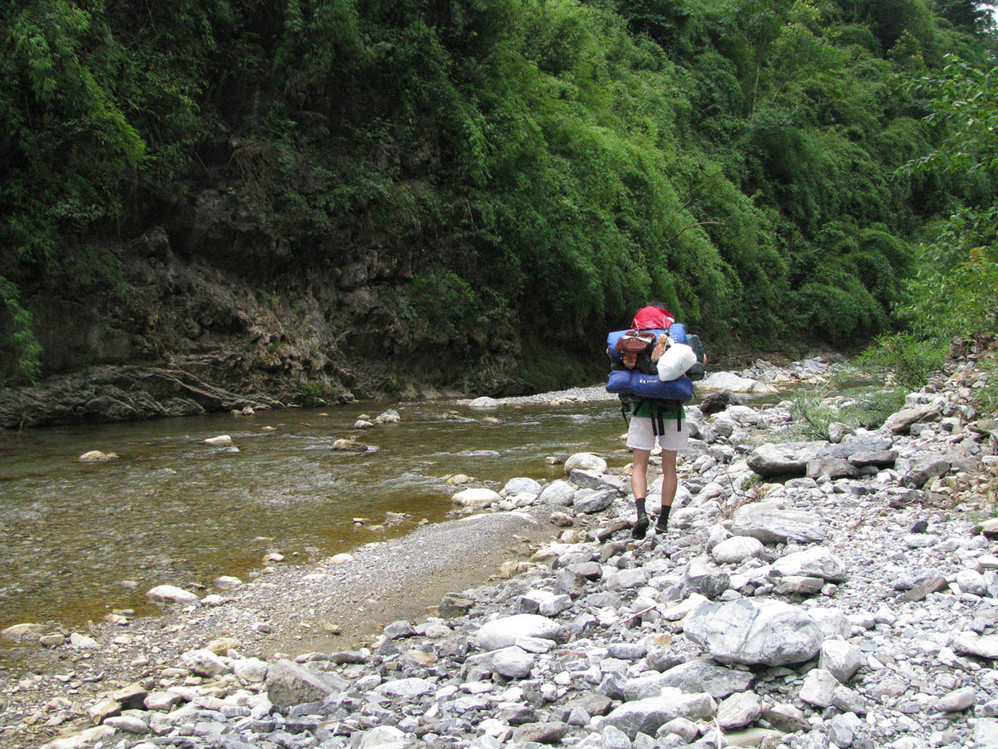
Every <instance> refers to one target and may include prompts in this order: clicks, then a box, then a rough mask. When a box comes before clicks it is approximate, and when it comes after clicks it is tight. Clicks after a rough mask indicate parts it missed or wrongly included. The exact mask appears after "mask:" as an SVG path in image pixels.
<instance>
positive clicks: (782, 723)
mask: <svg viewBox="0 0 998 749" xmlns="http://www.w3.org/2000/svg"><path fill="white" fill-rule="evenodd" d="M762 718H763V719H764V720H765V721H766V722H768V723H769V724H770V725H771V726H773V728H775V729H777V730H779V731H783V732H784V733H797V732H799V731H806V730H808V729H809V728H810V726H811V724H810V723H808V721H807V718H806V717H804V713H803V712H802V711H801V710H800V709H799V708H798V707H796V706H794V705H791V704H788V703H777V704H775V705H771V706H770V707H764V708H763V711H762Z"/></svg>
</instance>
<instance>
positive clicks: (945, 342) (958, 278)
mask: <svg viewBox="0 0 998 749" xmlns="http://www.w3.org/2000/svg"><path fill="white" fill-rule="evenodd" d="M915 90H916V93H918V94H920V95H922V96H925V97H927V98H928V99H929V105H930V110H931V111H930V114H929V115H928V116H927V117H926V120H927V121H928V122H930V123H931V125H932V128H933V131H934V136H935V137H934V139H933V143H934V148H933V150H932V151H931V152H930V153H928V154H927V155H925V156H923V157H921V158H918V159H915V160H913V161H912V162H911V163H909V164H908V165H907V169H908V170H909V171H911V172H914V173H936V174H940V175H942V176H944V177H945V178H946V179H948V180H949V181H950V182H951V187H950V189H949V191H948V192H949V194H950V199H951V201H952V205H951V211H952V213H951V214H950V215H949V216H948V218H946V219H945V220H942V221H939V222H934V223H932V224H930V225H928V226H927V227H926V229H925V235H926V236H925V241H924V242H923V244H922V245H921V246H920V247H919V253H918V257H919V270H918V273H917V274H916V275H915V276H914V277H913V278H911V279H909V280H908V281H907V284H906V293H905V294H904V295H902V297H901V298H900V299H899V300H898V303H897V305H896V308H895V311H896V312H897V314H898V317H899V318H900V321H901V322H902V323H903V325H904V330H903V331H901V332H899V333H893V334H890V335H885V336H882V337H881V338H880V339H879V340H878V341H877V345H876V346H874V347H873V348H872V349H871V350H870V351H869V352H866V354H865V356H866V358H867V359H868V360H869V361H870V362H871V363H874V364H877V363H880V364H886V365H888V367H889V368H890V369H892V370H893V371H894V373H895V375H896V376H897V377H898V379H899V381H900V382H901V383H902V384H904V385H906V386H908V387H909V388H913V387H918V386H919V385H920V384H921V382H923V381H924V379H925V375H926V374H927V372H929V371H931V370H933V369H937V368H938V367H939V366H940V365H941V364H942V362H943V358H944V356H945V354H946V352H947V351H948V349H949V347H950V344H951V342H952V340H953V339H954V338H955V337H958V338H963V339H964V340H969V341H981V342H985V341H989V340H993V339H994V336H995V334H996V333H998V67H992V68H990V69H988V70H979V69H976V68H974V67H972V66H970V65H968V64H967V63H965V62H963V61H961V60H960V59H958V58H956V57H952V56H950V57H947V64H946V67H945V68H944V69H943V71H942V73H941V74H939V75H936V76H931V77H925V78H923V79H921V80H919V81H918V82H917V83H916V84H915Z"/></svg>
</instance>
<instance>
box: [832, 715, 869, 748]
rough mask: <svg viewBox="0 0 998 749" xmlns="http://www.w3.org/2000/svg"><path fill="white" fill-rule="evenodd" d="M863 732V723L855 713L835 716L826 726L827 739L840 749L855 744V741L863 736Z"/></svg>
mask: <svg viewBox="0 0 998 749" xmlns="http://www.w3.org/2000/svg"><path fill="white" fill-rule="evenodd" d="M863 731H864V724H863V721H862V720H860V719H859V716H857V715H856V714H855V713H849V712H846V713H843V714H841V715H836V716H835V717H833V718H832V719H831V721H829V724H828V738H829V739H830V740H831V742H832V743H833V744H834V745H835V746H837V747H840V749H847V747H851V746H853V745H854V744H856V739H857V738H859V737H861V736H862V735H863Z"/></svg>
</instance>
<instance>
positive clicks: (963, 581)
mask: <svg viewBox="0 0 998 749" xmlns="http://www.w3.org/2000/svg"><path fill="white" fill-rule="evenodd" d="M956 584H957V585H958V586H959V588H960V591H961V592H962V593H970V594H971V595H975V596H980V597H981V598H983V597H985V596H986V595H987V594H988V584H987V582H986V581H985V579H984V575H982V574H981V573H980V572H978V571H977V570H960V571H959V572H957V573H956Z"/></svg>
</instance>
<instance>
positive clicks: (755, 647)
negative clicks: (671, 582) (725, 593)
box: [683, 598, 824, 666]
mask: <svg viewBox="0 0 998 749" xmlns="http://www.w3.org/2000/svg"><path fill="white" fill-rule="evenodd" d="M683 632H684V633H685V634H686V636H687V637H688V638H689V639H691V640H693V642H695V643H697V644H698V645H700V646H702V647H705V648H706V649H707V650H708V651H709V652H710V654H711V655H712V656H713V657H714V658H716V659H717V660H719V661H720V662H722V663H741V664H745V665H767V666H782V665H786V664H791V663H804V662H806V661H809V660H811V659H812V658H814V657H815V656H816V655H817V654H818V650H819V649H820V647H821V643H822V641H823V640H824V634H823V633H822V631H821V628H820V627H819V626H818V624H817V622H815V621H814V619H812V618H811V617H810V616H808V615H807V613H806V612H805V611H804V610H803V609H800V608H798V607H794V606H791V605H789V604H786V603H783V602H781V601H754V600H753V601H749V600H747V599H744V598H743V599H738V600H735V601H730V602H727V603H707V604H701V605H700V606H698V607H697V608H696V609H694V610H693V611H692V612H691V613H690V614H689V615H688V616H687V617H686V618H685V619H684V620H683Z"/></svg>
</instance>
